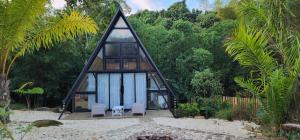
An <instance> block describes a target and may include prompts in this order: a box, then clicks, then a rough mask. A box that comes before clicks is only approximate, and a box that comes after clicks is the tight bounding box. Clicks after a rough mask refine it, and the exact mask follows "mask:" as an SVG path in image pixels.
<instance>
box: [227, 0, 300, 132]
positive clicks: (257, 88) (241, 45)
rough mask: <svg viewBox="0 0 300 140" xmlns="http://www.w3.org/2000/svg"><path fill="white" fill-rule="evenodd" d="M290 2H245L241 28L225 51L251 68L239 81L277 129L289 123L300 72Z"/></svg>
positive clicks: (241, 8)
mask: <svg viewBox="0 0 300 140" xmlns="http://www.w3.org/2000/svg"><path fill="white" fill-rule="evenodd" d="M289 2H290V1H288V0H254V1H242V2H241V3H239V4H238V5H237V9H238V20H239V23H238V26H237V28H236V30H235V32H234V34H233V36H232V38H231V39H230V40H229V41H228V42H227V43H226V46H227V48H226V51H227V52H228V54H229V55H231V56H232V57H233V58H234V59H235V60H236V61H238V62H239V63H240V65H242V66H244V67H248V68H250V69H251V73H250V74H249V75H250V76H249V77H248V78H246V79H244V78H241V77H238V78H236V80H235V81H236V82H237V83H238V84H239V85H240V86H241V87H243V88H245V90H247V91H249V92H251V93H253V94H254V95H255V96H257V97H259V98H260V102H261V107H262V109H261V110H262V114H264V115H263V116H264V117H266V116H268V119H267V120H268V121H269V122H268V123H269V124H271V125H274V126H276V127H277V128H278V126H279V124H281V123H283V122H285V121H286V117H287V112H288V108H289V105H290V102H291V98H292V97H293V95H294V93H295V91H296V84H297V82H298V76H299V72H300V52H299V51H300V42H299V36H297V34H298V35H299V31H297V30H296V28H295V24H294V23H293V21H292V20H290V19H292V18H293V17H294V16H295V15H294V14H293V13H292V12H291V10H290V7H289V4H290V3H289Z"/></svg>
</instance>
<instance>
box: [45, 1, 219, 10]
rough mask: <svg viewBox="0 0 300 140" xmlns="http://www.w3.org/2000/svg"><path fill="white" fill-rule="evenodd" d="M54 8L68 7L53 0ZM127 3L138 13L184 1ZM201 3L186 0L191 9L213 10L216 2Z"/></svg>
mask: <svg viewBox="0 0 300 140" xmlns="http://www.w3.org/2000/svg"><path fill="white" fill-rule="evenodd" d="M51 1H52V4H53V6H54V7H55V8H56V9H61V8H63V7H64V6H65V5H66V2H65V0H51ZM125 1H126V3H127V4H128V5H129V6H130V7H131V13H136V12H137V11H139V10H145V9H148V10H153V11H157V10H162V9H167V8H168V7H169V6H171V5H172V4H173V3H175V2H178V1H182V0H125ZM201 1H205V0H186V3H187V6H188V8H189V9H194V8H195V9H200V10H203V9H206V10H211V9H213V5H214V2H215V0H206V1H207V4H200V3H201Z"/></svg>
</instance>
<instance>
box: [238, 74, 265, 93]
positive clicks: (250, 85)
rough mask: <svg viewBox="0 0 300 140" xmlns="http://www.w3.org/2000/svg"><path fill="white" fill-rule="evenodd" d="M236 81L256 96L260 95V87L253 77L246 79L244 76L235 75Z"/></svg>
mask: <svg viewBox="0 0 300 140" xmlns="http://www.w3.org/2000/svg"><path fill="white" fill-rule="evenodd" d="M234 81H235V82H236V83H237V84H238V85H239V86H241V87H242V88H244V89H245V90H246V91H248V92H250V93H252V94H253V95H254V96H258V95H259V94H260V93H261V90H260V87H259V86H257V84H255V81H253V80H252V79H248V80H246V79H244V78H242V77H235V78H234Z"/></svg>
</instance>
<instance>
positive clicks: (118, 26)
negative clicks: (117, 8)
mask: <svg viewBox="0 0 300 140" xmlns="http://www.w3.org/2000/svg"><path fill="white" fill-rule="evenodd" d="M115 27H117V28H128V27H127V25H126V23H125V21H124V20H123V18H122V17H120V18H119V20H118V22H117V24H116V25H115Z"/></svg>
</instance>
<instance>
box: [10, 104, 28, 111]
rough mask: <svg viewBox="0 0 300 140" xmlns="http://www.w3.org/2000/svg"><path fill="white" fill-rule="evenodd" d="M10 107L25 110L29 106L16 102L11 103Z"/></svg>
mask: <svg viewBox="0 0 300 140" xmlns="http://www.w3.org/2000/svg"><path fill="white" fill-rule="evenodd" d="M9 107H10V109H12V110H23V109H27V106H26V105H24V104H21V103H14V104H10V105H9Z"/></svg>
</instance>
